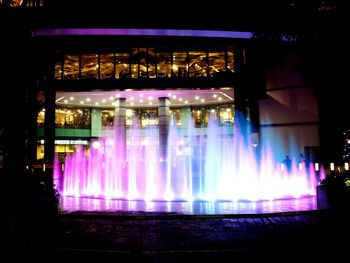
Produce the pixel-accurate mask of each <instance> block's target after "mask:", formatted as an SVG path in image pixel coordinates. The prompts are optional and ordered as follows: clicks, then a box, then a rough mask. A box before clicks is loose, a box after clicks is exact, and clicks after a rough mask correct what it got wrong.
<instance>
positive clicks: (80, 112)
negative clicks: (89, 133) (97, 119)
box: [72, 108, 91, 129]
mask: <svg viewBox="0 0 350 263" xmlns="http://www.w3.org/2000/svg"><path fill="white" fill-rule="evenodd" d="M72 112H73V114H74V128H78V129H89V128H90V127H91V121H90V116H91V114H90V109H87V108H83V109H72Z"/></svg>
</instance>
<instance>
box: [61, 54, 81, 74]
mask: <svg viewBox="0 0 350 263" xmlns="http://www.w3.org/2000/svg"><path fill="white" fill-rule="evenodd" d="M63 78H64V79H79V56H78V55H65V56H64V64H63Z"/></svg>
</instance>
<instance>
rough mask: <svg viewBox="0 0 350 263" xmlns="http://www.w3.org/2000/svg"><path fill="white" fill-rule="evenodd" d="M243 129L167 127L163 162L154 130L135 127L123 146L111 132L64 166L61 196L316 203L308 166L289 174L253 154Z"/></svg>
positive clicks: (241, 124) (238, 123)
mask: <svg viewBox="0 0 350 263" xmlns="http://www.w3.org/2000/svg"><path fill="white" fill-rule="evenodd" d="M190 119H191V118H190ZM246 128H247V127H246V124H245V121H243V118H240V116H239V114H236V116H235V125H234V127H229V126H227V127H226V126H224V127H223V126H219V125H218V123H217V120H216V119H215V118H214V117H211V118H210V121H209V123H208V127H207V128H202V129H199V128H195V127H194V125H193V123H192V122H191V120H190V123H189V124H188V125H186V128H177V127H176V126H175V125H171V126H170V127H169V135H168V149H167V156H161V153H160V152H161V151H160V150H159V131H158V128H157V127H148V128H141V127H139V126H137V125H134V126H132V127H130V128H129V129H128V131H127V135H126V139H125V136H124V135H123V134H121V133H120V132H118V131H117V129H116V131H115V134H114V135H113V136H112V137H103V138H99V139H98V140H96V141H94V142H93V143H91V145H92V146H91V147H90V151H89V152H87V151H86V150H84V149H83V148H82V147H81V148H78V149H77V150H76V152H75V153H74V154H73V155H71V156H70V157H68V158H67V159H66V161H65V164H64V172H63V174H62V176H60V179H59V180H60V186H61V187H60V188H61V189H60V191H61V194H62V195H64V196H75V197H83V196H91V197H100V198H106V199H110V198H118V199H127V200H167V201H171V200H186V201H194V200H209V201H216V200H266V199H267V200H271V199H278V198H285V197H293V198H295V197H301V196H305V195H315V188H316V172H315V169H314V168H313V165H310V167H305V164H302V165H301V164H300V165H299V164H295V165H293V166H292V170H291V172H288V171H287V170H286V169H285V167H284V166H283V165H281V164H280V163H279V162H278V161H277V160H276V159H275V158H274V156H272V154H271V152H272V151H271V149H269V147H262V148H261V149H260V153H259V154H258V153H257V148H256V147H254V145H253V143H252V141H251V139H250V137H249V136H246V135H245V134H248V133H247V129H246ZM265 146H266V143H265ZM258 156H259V157H258ZM55 174H59V173H57V171H56V173H55Z"/></svg>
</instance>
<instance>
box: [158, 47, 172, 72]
mask: <svg viewBox="0 0 350 263" xmlns="http://www.w3.org/2000/svg"><path fill="white" fill-rule="evenodd" d="M157 77H158V78H170V77H171V52H159V53H157Z"/></svg>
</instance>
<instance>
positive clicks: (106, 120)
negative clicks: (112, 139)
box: [101, 109, 114, 128]
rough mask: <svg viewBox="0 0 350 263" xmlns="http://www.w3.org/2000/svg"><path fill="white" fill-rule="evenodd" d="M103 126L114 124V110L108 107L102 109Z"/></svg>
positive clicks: (107, 126)
mask: <svg viewBox="0 0 350 263" xmlns="http://www.w3.org/2000/svg"><path fill="white" fill-rule="evenodd" d="M101 113H102V127H104V128H112V127H113V126H114V110H113V109H107V110H102V111H101Z"/></svg>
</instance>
